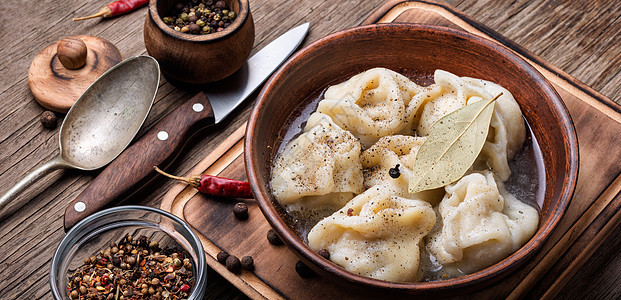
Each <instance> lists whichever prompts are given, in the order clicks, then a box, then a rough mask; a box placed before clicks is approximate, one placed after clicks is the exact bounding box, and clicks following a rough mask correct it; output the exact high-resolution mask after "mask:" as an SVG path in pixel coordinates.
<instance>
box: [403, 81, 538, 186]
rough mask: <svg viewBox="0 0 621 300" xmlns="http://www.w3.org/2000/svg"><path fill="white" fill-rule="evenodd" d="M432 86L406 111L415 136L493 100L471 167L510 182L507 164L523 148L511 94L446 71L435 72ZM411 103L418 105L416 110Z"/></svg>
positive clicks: (522, 134)
mask: <svg viewBox="0 0 621 300" xmlns="http://www.w3.org/2000/svg"><path fill="white" fill-rule="evenodd" d="M434 80H435V84H433V85H432V86H430V87H429V88H428V90H426V91H425V92H423V93H420V94H419V95H416V97H415V99H413V100H412V105H410V107H408V117H409V118H411V119H412V120H413V122H415V123H417V125H416V126H417V127H416V133H417V134H418V135H421V136H426V135H428V134H429V133H430V129H431V127H432V126H433V124H434V123H435V122H436V121H438V120H439V119H441V118H442V117H444V116H445V115H447V114H449V113H451V112H453V111H455V110H457V109H459V108H461V107H463V106H465V105H467V104H471V103H474V102H476V101H481V100H482V99H492V98H494V97H495V96H496V95H498V94H500V92H502V93H503V94H502V95H501V96H500V97H499V98H498V99H497V100H496V104H495V108H494V113H493V115H492V120H491V124H490V131H489V133H488V136H487V141H486V143H485V145H484V146H483V149H482V150H481V154H480V156H479V157H478V158H477V161H476V162H475V164H474V166H475V168H476V169H488V168H489V169H491V170H492V171H494V172H495V173H496V175H497V176H498V178H500V180H502V181H506V180H507V179H509V176H510V175H511V170H510V169H509V164H508V160H511V159H512V158H513V156H514V155H515V153H516V152H517V151H518V150H519V149H520V148H521V147H522V144H523V143H524V140H525V136H526V127H525V125H524V119H523V118H522V112H521V110H520V107H519V106H518V104H517V102H516V101H515V99H514V98H513V96H512V95H511V93H510V92H509V91H508V90H506V89H505V88H503V87H502V86H500V85H498V84H496V83H493V82H489V81H485V80H481V79H474V78H469V77H458V76H456V75H454V74H451V73H449V72H446V71H442V70H436V71H435V73H434ZM418 98H422V99H423V100H422V102H421V101H419V100H418ZM414 103H421V104H420V105H419V106H415V105H413V104H414Z"/></svg>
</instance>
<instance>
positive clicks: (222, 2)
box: [216, 0, 226, 9]
mask: <svg viewBox="0 0 621 300" xmlns="http://www.w3.org/2000/svg"><path fill="white" fill-rule="evenodd" d="M216 8H220V9H222V8H226V2H224V1H222V0H221V1H218V2H216Z"/></svg>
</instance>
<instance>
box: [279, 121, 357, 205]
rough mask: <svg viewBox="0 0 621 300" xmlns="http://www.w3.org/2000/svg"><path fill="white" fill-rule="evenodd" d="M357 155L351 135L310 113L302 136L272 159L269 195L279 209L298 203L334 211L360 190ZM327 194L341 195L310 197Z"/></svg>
mask: <svg viewBox="0 0 621 300" xmlns="http://www.w3.org/2000/svg"><path fill="white" fill-rule="evenodd" d="M360 151H361V148H360V142H359V141H358V140H357V139H356V138H355V137H354V136H353V135H352V134H351V133H349V132H347V131H345V130H343V129H341V128H340V127H339V126H337V125H336V124H334V122H332V120H331V119H330V117H328V116H326V115H324V114H320V113H314V114H313V115H311V117H310V118H309V119H308V122H307V124H306V127H305V129H304V133H302V134H301V135H300V136H299V137H297V138H295V139H294V140H292V141H290V142H289V143H288V144H287V146H286V147H285V149H284V150H283V151H282V152H281V153H280V154H278V156H277V157H276V158H275V160H274V165H273V168H272V178H271V181H270V186H271V189H272V194H273V195H274V197H275V198H276V200H278V202H280V203H281V204H283V205H288V204H293V203H296V202H300V203H304V204H305V205H311V206H312V204H313V202H316V204H317V205H319V206H333V207H334V210H336V209H338V208H340V207H342V206H343V205H344V204H345V203H346V202H347V201H348V200H349V199H351V198H352V197H353V196H354V194H359V193H362V192H363V190H364V186H363V177H362V166H361V165H360ZM331 193H342V194H338V195H335V197H323V198H318V197H310V196H321V195H328V194H331ZM304 197H310V198H308V199H303V198H304ZM326 198H327V200H326ZM313 199H315V200H313ZM330 199H333V200H330ZM334 210H333V211H334Z"/></svg>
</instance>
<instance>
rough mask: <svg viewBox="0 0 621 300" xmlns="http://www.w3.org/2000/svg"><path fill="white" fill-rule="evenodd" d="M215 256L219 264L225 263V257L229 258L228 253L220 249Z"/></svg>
mask: <svg viewBox="0 0 621 300" xmlns="http://www.w3.org/2000/svg"><path fill="white" fill-rule="evenodd" d="M216 258H217V259H218V262H219V263H221V264H223V265H224V264H226V259H227V258H229V254H228V253H226V252H225V251H220V252H218V255H217V256H216Z"/></svg>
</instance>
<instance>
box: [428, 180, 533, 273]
mask: <svg viewBox="0 0 621 300" xmlns="http://www.w3.org/2000/svg"><path fill="white" fill-rule="evenodd" d="M445 189H446V195H445V196H444V199H443V200H442V202H440V205H439V206H438V213H439V216H438V223H437V224H436V226H435V227H434V229H433V230H432V231H431V233H429V236H428V243H427V250H428V251H429V253H430V254H431V255H433V257H434V258H435V259H436V260H437V262H438V263H440V264H442V265H444V269H445V271H447V272H451V270H452V271H453V272H459V273H460V274H452V275H464V274H468V273H471V272H474V271H477V270H480V269H482V268H485V267H488V266H490V265H492V264H494V263H496V262H498V261H500V260H502V259H504V258H505V257H507V256H509V255H510V254H511V253H513V252H515V251H516V250H518V249H519V248H520V247H521V246H522V245H524V244H525V243H526V242H527V241H528V240H529V239H530V238H531V237H532V236H533V234H534V233H535V231H536V230H537V225H538V222H539V214H538V212H537V210H536V209H535V208H533V207H531V206H529V205H527V204H525V203H522V202H521V201H519V200H517V199H516V198H515V197H513V196H512V195H511V194H509V193H508V192H507V191H505V189H504V186H503V185H502V183H498V184H497V182H496V180H495V178H494V174H492V173H491V172H489V171H484V172H482V173H472V174H469V175H466V176H464V177H463V178H462V179H460V180H459V181H458V182H457V183H455V184H451V185H448V186H446V188H445Z"/></svg>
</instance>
